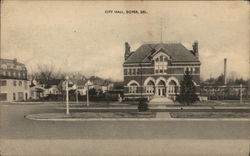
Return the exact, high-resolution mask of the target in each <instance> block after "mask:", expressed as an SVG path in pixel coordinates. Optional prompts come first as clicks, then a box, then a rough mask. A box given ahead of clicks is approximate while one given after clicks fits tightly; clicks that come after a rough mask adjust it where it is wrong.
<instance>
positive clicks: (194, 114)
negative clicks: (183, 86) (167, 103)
mask: <svg viewBox="0 0 250 156" xmlns="http://www.w3.org/2000/svg"><path fill="white" fill-rule="evenodd" d="M170 116H171V117H172V118H250V113H247V112H170Z"/></svg>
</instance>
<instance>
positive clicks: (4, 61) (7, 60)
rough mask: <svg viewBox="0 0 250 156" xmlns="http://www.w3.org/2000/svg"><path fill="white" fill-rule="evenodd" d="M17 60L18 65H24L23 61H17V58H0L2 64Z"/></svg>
mask: <svg viewBox="0 0 250 156" xmlns="http://www.w3.org/2000/svg"><path fill="white" fill-rule="evenodd" d="M15 61H16V64H17V65H20V66H24V64H23V63H20V62H17V60H16V59H13V60H11V59H0V64H5V63H11V64H13V63H15Z"/></svg>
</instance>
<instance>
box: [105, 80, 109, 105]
mask: <svg viewBox="0 0 250 156" xmlns="http://www.w3.org/2000/svg"><path fill="white" fill-rule="evenodd" d="M108 91H109V83H108V82H107V90H106V100H107V105H109V98H108Z"/></svg>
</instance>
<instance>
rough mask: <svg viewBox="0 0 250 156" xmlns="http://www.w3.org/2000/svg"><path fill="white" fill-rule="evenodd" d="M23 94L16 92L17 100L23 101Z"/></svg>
mask: <svg viewBox="0 0 250 156" xmlns="http://www.w3.org/2000/svg"><path fill="white" fill-rule="evenodd" d="M23 99H24V97H23V92H18V100H23Z"/></svg>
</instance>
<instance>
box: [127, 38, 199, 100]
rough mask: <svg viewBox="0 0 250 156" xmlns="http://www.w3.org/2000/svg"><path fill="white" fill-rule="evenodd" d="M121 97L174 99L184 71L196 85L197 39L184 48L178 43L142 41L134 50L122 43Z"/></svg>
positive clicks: (197, 72) (197, 71) (197, 73)
mask: <svg viewBox="0 0 250 156" xmlns="http://www.w3.org/2000/svg"><path fill="white" fill-rule="evenodd" d="M124 59H125V61H124V64H123V69H124V97H125V98H138V97H147V98H148V99H151V98H153V97H162V98H170V99H174V98H175V96H176V94H178V92H179V87H180V82H181V81H182V79H183V75H184V71H185V70H189V71H191V73H192V75H193V81H194V84H195V85H197V86H199V84H200V65H201V63H200V61H199V53H198V42H194V44H193V49H192V50H188V49H187V48H186V47H184V46H183V45H182V44H181V43H159V44H143V45H141V46H140V47H139V48H138V49H137V50H135V51H134V52H131V51H130V45H129V44H128V43H127V42H126V43H125V55H124Z"/></svg>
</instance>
